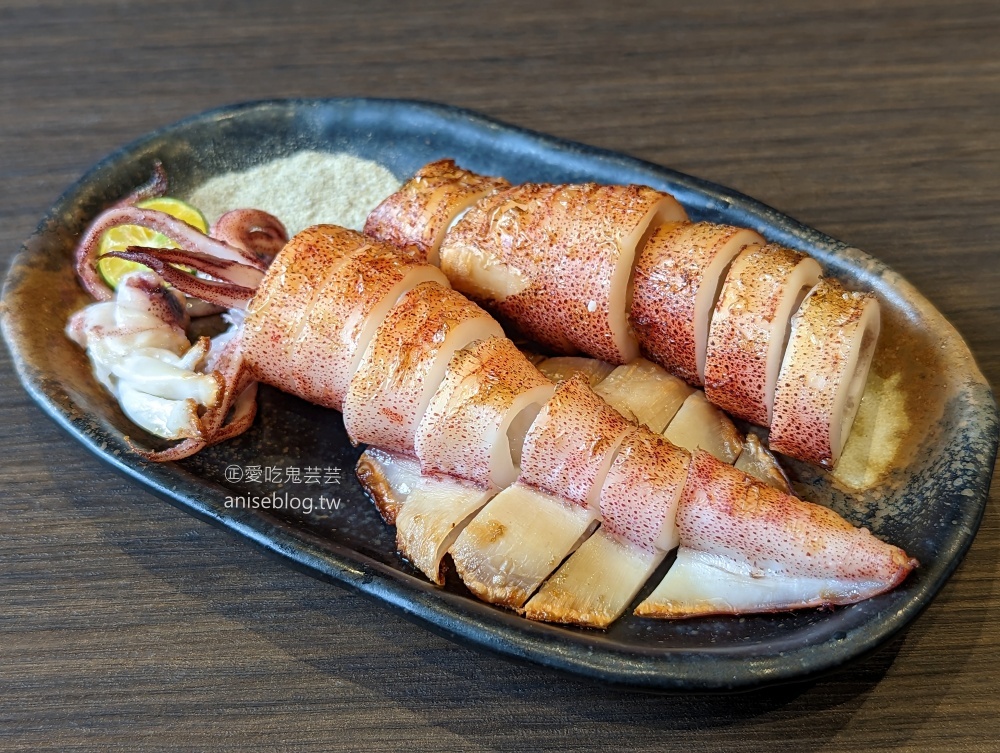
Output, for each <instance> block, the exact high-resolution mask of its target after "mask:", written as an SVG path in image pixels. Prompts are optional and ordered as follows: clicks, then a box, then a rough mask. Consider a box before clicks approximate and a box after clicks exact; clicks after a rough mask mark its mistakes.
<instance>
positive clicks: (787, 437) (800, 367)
mask: <svg viewBox="0 0 1000 753" xmlns="http://www.w3.org/2000/svg"><path fill="white" fill-rule="evenodd" d="M880 327H881V318H880V311H879V304H878V300H877V299H876V298H875V297H874V296H872V295H864V294H862V293H852V292H849V291H847V290H845V289H844V288H843V287H842V286H841V285H840V284H839V283H837V282H835V281H832V280H823V281H822V282H821V283H820V284H819V285H817V286H816V287H815V288H814V289H813V291H812V293H811V294H810V295H809V296H808V297H807V298H806V299H805V301H804V302H803V303H802V307H801V308H800V309H799V313H798V314H797V315H796V316H795V318H794V319H793V320H792V333H791V337H790V338H789V341H788V350H787V351H786V353H785V360H784V362H783V363H782V365H781V372H780V374H779V375H778V383H777V386H776V388H775V396H774V416H773V417H772V419H771V432H770V434H769V435H768V442H769V443H770V446H771V448H772V449H774V450H776V451H778V452H783V453H785V454H786V455H792V456H794V457H797V458H801V459H803V460H807V461H810V462H813V463H817V464H818V465H822V466H824V467H826V468H832V467H833V466H835V465H836V464H837V460H839V458H840V454H841V452H842V451H843V449H844V445H845V443H846V442H847V434H848V428H849V427H850V426H851V424H852V423H854V417H855V415H856V414H857V411H858V407H859V406H860V404H861V394H862V392H863V391H864V379H865V375H867V373H868V369H869V368H870V366H871V360H872V356H873V355H874V350H875V342H876V340H878V335H879V329H880Z"/></svg>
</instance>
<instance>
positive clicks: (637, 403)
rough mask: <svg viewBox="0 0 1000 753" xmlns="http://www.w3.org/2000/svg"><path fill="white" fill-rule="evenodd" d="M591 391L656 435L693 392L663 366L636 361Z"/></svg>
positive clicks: (608, 377)
mask: <svg viewBox="0 0 1000 753" xmlns="http://www.w3.org/2000/svg"><path fill="white" fill-rule="evenodd" d="M594 392H596V393H597V394H598V395H600V396H601V397H603V398H604V399H605V400H606V401H607V402H608V403H610V404H611V405H612V406H613V407H614V408H616V409H617V410H618V411H619V412H620V413H621V414H622V415H624V416H625V417H626V418H630V419H633V420H634V421H635V422H636V423H638V424H640V425H642V426H647V427H649V428H650V429H652V430H653V431H654V432H656V433H658V434H659V433H660V432H662V431H663V430H664V429H665V428H666V427H667V424H669V423H670V420H671V419H672V418H673V417H674V416H675V415H676V414H677V411H678V410H680V407H681V405H683V404H684V401H685V400H686V399H687V398H688V396H689V395H690V394H691V393H692V392H694V390H693V389H692V388H691V387H689V386H688V385H687V384H686V383H685V382H684V381H683V380H681V379H678V378H677V377H675V376H672V375H671V374H668V373H667V372H666V371H665V370H664V369H663V368H662V367H660V366H657V365H656V364H655V363H652V362H650V361H647V360H646V359H644V358H638V359H636V360H635V361H632V362H631V363H628V364H625V365H623V366H619V367H618V368H616V369H615V370H614V371H613V372H611V373H610V374H609V375H608V376H607V377H605V378H604V379H603V380H601V381H600V382H599V383H598V384H597V385H596V386H595V387H594Z"/></svg>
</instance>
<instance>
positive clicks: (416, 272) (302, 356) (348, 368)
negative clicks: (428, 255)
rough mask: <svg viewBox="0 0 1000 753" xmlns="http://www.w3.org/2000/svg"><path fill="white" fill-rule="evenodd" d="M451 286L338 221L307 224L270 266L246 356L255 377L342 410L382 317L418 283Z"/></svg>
mask: <svg viewBox="0 0 1000 753" xmlns="http://www.w3.org/2000/svg"><path fill="white" fill-rule="evenodd" d="M425 282H435V283H437V284H439V285H444V286H447V284H448V283H447V280H446V279H445V277H444V276H443V275H442V274H441V273H440V271H439V270H437V269H436V268H434V267H432V266H430V265H427V264H419V263H416V262H413V261H410V260H408V259H406V258H404V257H402V256H401V255H400V254H399V252H398V250H397V249H395V248H394V247H392V246H389V245H387V244H382V243H379V242H377V241H374V240H372V239H371V238H367V237H365V236H364V235H362V234H360V233H357V232H355V231H353V230H346V229H344V228H340V227H336V226H333V225H318V226H315V227H311V228H308V229H307V230H304V231H303V232H301V233H299V234H298V235H296V236H295V237H294V238H292V240H291V241H289V243H288V245H287V246H286V247H285V249H284V250H283V251H282V252H281V253H280V254H279V255H278V256H277V258H276V259H275V261H274V263H273V264H272V265H271V267H270V268H269V269H268V272H267V275H266V276H265V278H264V280H263V282H262V283H261V285H260V288H259V289H258V291H257V294H256V295H255V296H254V298H253V300H252V301H251V303H250V307H249V311H248V313H247V317H246V321H245V324H244V346H243V352H244V357H245V358H246V360H247V363H248V364H249V366H250V367H251V368H252V369H253V371H254V373H255V374H256V376H257V377H258V378H259V379H260V380H261V381H263V382H267V383H269V384H272V385H274V386H276V387H278V388H280V389H283V390H285V391H287V392H292V393H294V394H297V395H299V396H300V397H302V398H304V399H306V400H309V401H310V402H314V403H317V404H319V405H324V406H327V407H330V408H335V409H337V410H341V409H342V408H343V401H344V396H345V394H346V392H347V387H348V384H349V383H350V380H351V378H352V377H353V375H354V373H355V371H356V370H357V368H358V366H359V364H360V361H361V358H362V356H363V354H364V352H365V349H366V347H367V345H368V343H369V342H370V341H371V339H372V337H373V336H374V334H375V331H376V329H377V328H378V326H379V324H381V322H382V321H383V319H384V318H385V317H386V315H387V314H388V313H389V311H390V309H392V307H393V306H395V304H396V303H397V301H398V300H399V298H400V297H401V296H402V295H404V294H405V293H407V292H408V291H409V290H411V289H413V288H414V287H416V286H417V285H420V284H422V283H425Z"/></svg>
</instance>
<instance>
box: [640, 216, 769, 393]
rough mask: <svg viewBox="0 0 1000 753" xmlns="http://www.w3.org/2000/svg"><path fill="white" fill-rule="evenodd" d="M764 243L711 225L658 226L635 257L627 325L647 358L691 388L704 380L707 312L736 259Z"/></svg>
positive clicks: (709, 314)
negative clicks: (634, 333) (630, 324)
mask: <svg viewBox="0 0 1000 753" xmlns="http://www.w3.org/2000/svg"><path fill="white" fill-rule="evenodd" d="M765 242H766V241H765V240H764V239H763V238H762V237H761V236H760V235H759V234H757V233H755V232H754V231H753V230H747V229H745V228H737V227H731V226H729V225H716V224H714V223H711V222H694V223H692V222H673V223H667V224H664V225H661V226H660V227H658V228H657V229H656V230H655V231H654V232H653V235H652V236H651V237H650V239H649V242H648V243H647V244H646V247H645V248H644V249H643V250H642V253H640V255H639V260H638V262H637V264H636V268H635V293H634V294H633V298H632V307H631V312H630V321H631V323H632V327H633V328H634V329H635V332H636V335H637V336H638V338H639V341H640V343H642V348H643V351H644V352H645V353H647V354H648V355H649V356H650V358H652V359H653V360H654V361H656V362H657V363H660V364H662V365H663V366H665V367H666V368H667V369H668V370H670V371H671V372H672V373H674V374H676V375H677V376H679V377H681V378H683V379H685V380H687V381H688V382H690V383H691V384H694V385H696V386H701V385H702V384H704V379H705V346H706V343H707V342H708V330H709V324H710V322H711V320H712V311H713V309H714V308H715V303H716V301H717V300H718V298H719V293H720V290H721V287H722V282H723V280H725V278H726V272H727V271H728V270H729V265H730V264H731V263H732V261H733V259H734V258H736V255H737V254H738V253H740V251H742V250H743V249H744V248H746V247H747V246H752V245H755V244H760V245H763V244H764V243H765Z"/></svg>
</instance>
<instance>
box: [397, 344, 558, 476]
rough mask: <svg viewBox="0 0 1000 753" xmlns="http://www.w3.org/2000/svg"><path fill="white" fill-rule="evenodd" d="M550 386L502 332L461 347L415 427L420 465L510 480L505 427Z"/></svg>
mask: <svg viewBox="0 0 1000 753" xmlns="http://www.w3.org/2000/svg"><path fill="white" fill-rule="evenodd" d="M553 390H554V387H553V386H552V383H551V382H550V381H549V380H548V379H546V378H545V377H544V376H543V375H542V374H541V373H540V372H539V371H538V369H536V368H535V367H534V366H533V365H532V363H531V362H530V361H529V360H528V359H527V358H525V356H524V354H523V353H521V351H519V350H518V349H517V346H516V345H514V343H512V342H511V341H510V340H508V339H507V338H506V337H491V338H489V339H486V340H480V341H479V342H478V343H474V344H473V345H470V346H469V347H468V348H465V349H463V350H460V351H459V352H458V353H456V354H455V356H454V358H452V360H451V363H450V364H449V365H448V373H447V374H446V375H445V378H444V381H443V382H442V383H441V386H440V387H439V388H438V390H437V392H435V393H434V397H433V398H431V403H430V405H429V406H428V408H427V412H426V413H425V414H424V417H423V419H421V421H420V424H419V426H418V427H417V433H416V441H415V449H416V453H417V457H419V458H421V469H422V470H423V471H424V472H432V471H437V472H439V473H449V474H451V475H454V476H460V477H462V478H467V479H470V480H472V481H475V482H477V483H479V484H481V485H483V486H489V485H490V484H495V485H496V486H498V487H505V486H508V485H510V484H512V483H513V482H514V481H515V480H516V478H517V468H516V467H515V466H514V463H513V461H512V460H511V459H510V445H509V442H508V440H507V433H506V432H507V428H508V426H509V425H510V423H511V421H512V420H514V418H515V417H516V413H517V411H518V410H519V409H523V408H527V407H529V406H531V405H536V406H537V407H539V408H540V407H541V405H542V404H544V403H545V401H546V400H548V399H549V398H550V397H551V396H552V392H553ZM526 428H527V427H525V429H526Z"/></svg>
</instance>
